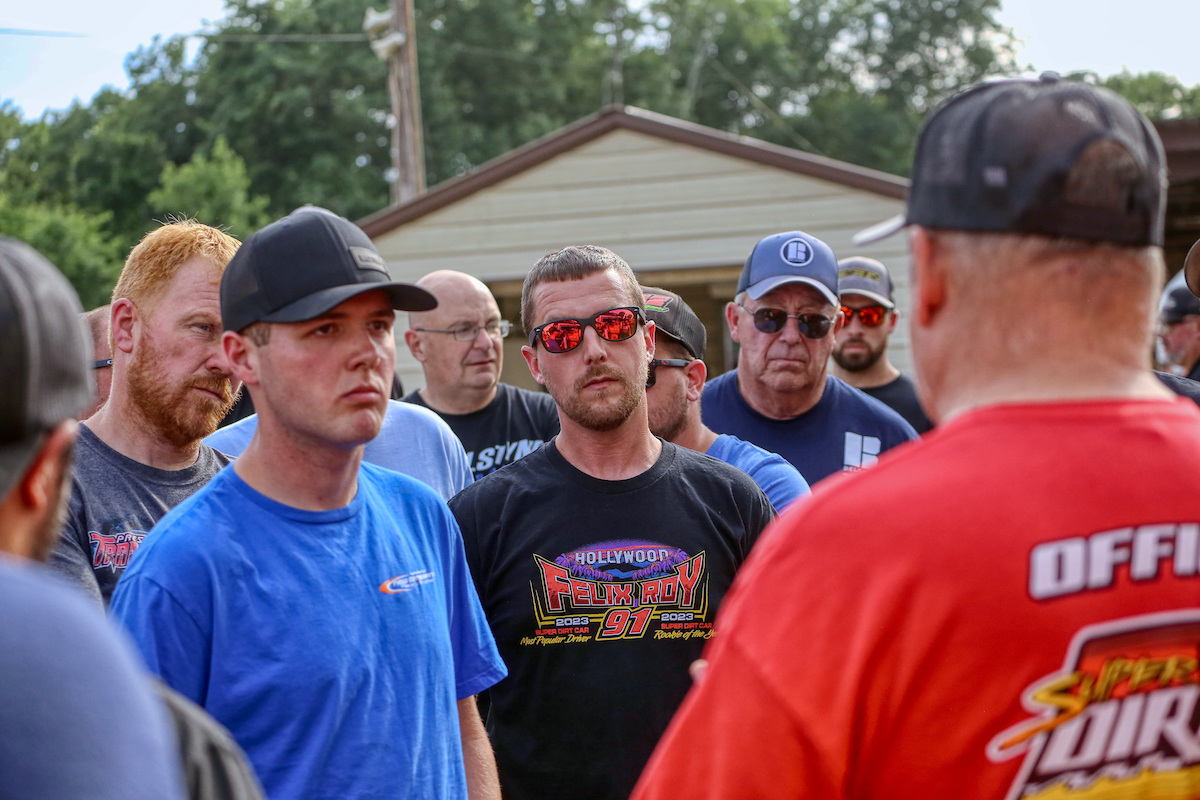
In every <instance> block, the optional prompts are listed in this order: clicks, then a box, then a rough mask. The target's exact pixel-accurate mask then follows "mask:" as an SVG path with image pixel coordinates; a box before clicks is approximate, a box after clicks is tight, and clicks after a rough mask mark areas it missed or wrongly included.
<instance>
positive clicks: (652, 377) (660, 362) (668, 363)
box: [646, 358, 692, 389]
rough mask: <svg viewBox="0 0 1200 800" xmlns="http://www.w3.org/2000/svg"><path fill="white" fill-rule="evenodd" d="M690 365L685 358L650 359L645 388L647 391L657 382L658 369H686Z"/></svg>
mask: <svg viewBox="0 0 1200 800" xmlns="http://www.w3.org/2000/svg"><path fill="white" fill-rule="evenodd" d="M690 363H692V362H691V361H688V360H687V359H686V358H652V359H650V371H649V372H648V373H646V388H647V389H649V388H650V387H651V386H653V385H654V382H655V381H657V380H658V374H657V370H658V368H659V367H686V366H687V365H688V364H690Z"/></svg>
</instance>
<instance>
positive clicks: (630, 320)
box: [529, 306, 645, 353]
mask: <svg viewBox="0 0 1200 800" xmlns="http://www.w3.org/2000/svg"><path fill="white" fill-rule="evenodd" d="M644 321H645V319H644V318H643V317H642V310H641V309H640V308H638V307H636V306H629V307H628V308H610V309H609V310H608V311H601V312H600V313H598V314H596V315H595V316H592V317H588V318H587V319H556V320H554V321H553V322H547V323H545V324H543V325H538V326H537V327H536V328H534V329H533V333H532V334H531V335H530V337H529V345H530V346H531V347H536V346H537V345H536V343H537V342H541V343H542V347H544V348H546V352H547V353H566V352H567V351H569V350H574V349H575V348H576V347H578V346H579V343H580V342H582V341H583V329H584V328H587V327H592V328H595V329H596V333H598V334H599V335H600V338H601V339H604V340H605V341H608V342H620V341H624V340H625V339H628V338H629V337H630V336H633V335H634V334H635V333H637V326H638V322H644Z"/></svg>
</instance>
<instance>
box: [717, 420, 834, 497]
mask: <svg viewBox="0 0 1200 800" xmlns="http://www.w3.org/2000/svg"><path fill="white" fill-rule="evenodd" d="M706 455H710V456H712V457H713V458H715V459H717V460H719V461H724V462H725V463H726V464H731V465H733V466H735V467H737V468H738V469H740V470H741V471H742V472H744V473H746V474H747V475H749V476H750V477H751V478H753V479H754V482H755V483H757V484H758V486H759V488H760V489H762V490H763V494H765V495H766V496H767V499H768V500H770V501H771V505H773V506H775V511H776V512H782V511H783V510H784V509H785V508H787V507H788V506H789V505H791V504H792V501H794V500H799V499H800V498H801V497H805V496H806V495H809V494H811V493H812V490H810V489H809V488H808V481H806V480H804V476H803V475H801V474H800V472H799V471H798V470H797V469H796V468H795V467H793V466H792V465H791V464H789V463H788V462H787V461H786V460H785V459H784V458H783V456H781V455H778V454H776V453H772V452H770V451H769V450H764V449H762V448H761V447H759V446H758V445H756V444H751V443H750V442H746V441H743V440H741V439H739V438H737V437H736V436H730V435H729V434H727V433H722V434H721V435H720V436H718V437H717V440H716V441H715V442H713V443H712V445H710V446H709V448H708V452H707V453H706Z"/></svg>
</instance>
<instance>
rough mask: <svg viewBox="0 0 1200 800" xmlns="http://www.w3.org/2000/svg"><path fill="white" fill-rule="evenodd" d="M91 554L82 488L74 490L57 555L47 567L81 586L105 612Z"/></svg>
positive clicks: (58, 542) (58, 543)
mask: <svg viewBox="0 0 1200 800" xmlns="http://www.w3.org/2000/svg"><path fill="white" fill-rule="evenodd" d="M91 551H92V546H91V540H90V539H89V538H88V530H87V522H86V521H85V517H84V513H83V501H82V499H81V498H80V494H79V487H78V486H73V488H72V489H71V497H70V499H69V500H68V501H67V519H66V521H65V522H64V523H63V527H62V531H61V532H60V533H59V535H58V541H57V542H55V544H54V551H53V552H52V553H51V554H50V561H49V563H48V564H47V566H49V567H50V568H51V569H52V570H54V571H55V572H57V573H58V574H59V575H62V576H63V577H65V578H67V579H68V580H70V581H71V583H73V584H75V585H77V586H78V587H79V588H80V589H81V590H82V591H83V593H84V594H85V595H86V596H87V597H88V598H89V599H91V600H92V601H93V602H95V604H96V606H97V607H98V608H104V599H103V597H102V595H101V593H100V582H99V581H98V580H96V573H95V572H93V571H92V552H91Z"/></svg>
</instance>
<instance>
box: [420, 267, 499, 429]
mask: <svg viewBox="0 0 1200 800" xmlns="http://www.w3.org/2000/svg"><path fill="white" fill-rule="evenodd" d="M417 285H418V286H420V287H421V288H422V289H425V290H426V291H428V292H429V293H430V294H432V295H433V296H434V297H436V298H437V301H438V304H437V308H435V309H433V310H432V311H423V312H420V313H410V314H409V315H408V325H409V330H408V331H406V332H405V334H404V341H405V343H406V344H407V345H408V349H409V350H410V351H411V352H412V354H413V357H414V358H415V359H417V361H420V362H421V369H422V370H423V371H424V373H425V387H424V388H423V389H421V390H420V394H421V398H422V399H423V400H424V401H425V403H426V404H427V405H429V406H430V407H431V408H433V409H434V410H435V411H441V412H443V413H449V414H467V413H470V412H472V411H477V410H478V409H480V408H483V407H484V406H486V405H487V404H488V403H490V402H491V401H492V399H493V398H495V396H496V385H497V384H498V383H499V382H500V370H501V369H502V367H503V365H504V347H503V338H502V337H501V336H500V331H499V330H497V323H499V322H500V307H499V306H498V305H496V298H494V297H492V293H491V292H490V291H488V288H487V286H485V285H484V284H483V282H482V281H480V280H479V279H478V278H475V277H472V276H470V275H468V274H466V273H465V272H456V271H454V270H448V269H443V270H438V271H437V272H431V273H429V274H428V275H426V276H425V277H424V278H421V280H419V281H417ZM488 325H491V326H492V331H493V333H489V332H488V331H487V329H486V326H488Z"/></svg>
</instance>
